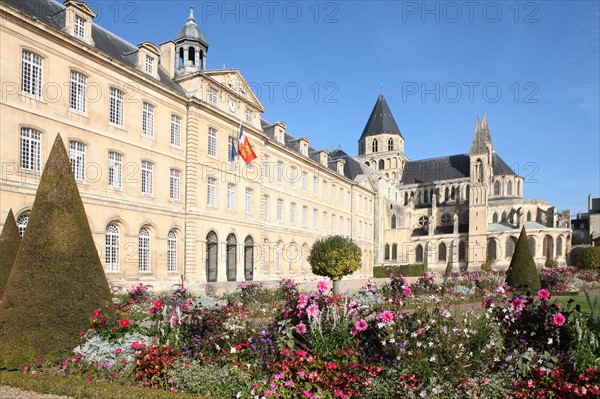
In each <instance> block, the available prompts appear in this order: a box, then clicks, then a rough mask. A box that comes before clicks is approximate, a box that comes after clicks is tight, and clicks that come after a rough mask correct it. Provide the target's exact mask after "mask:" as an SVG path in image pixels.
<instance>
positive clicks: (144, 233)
mask: <svg viewBox="0 0 600 399" xmlns="http://www.w3.org/2000/svg"><path fill="white" fill-rule="evenodd" d="M138 270H139V271H140V272H149V271H150V231H148V229H147V228H145V227H142V228H141V229H140V234H139V238H138Z"/></svg>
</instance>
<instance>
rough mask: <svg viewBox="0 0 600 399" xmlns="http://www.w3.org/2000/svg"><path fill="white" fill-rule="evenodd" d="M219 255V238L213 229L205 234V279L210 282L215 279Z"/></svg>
mask: <svg viewBox="0 0 600 399" xmlns="http://www.w3.org/2000/svg"><path fill="white" fill-rule="evenodd" d="M218 255H219V240H218V238H217V234H216V233H215V232H214V231H211V232H209V233H208V234H207V235H206V280H207V281H208V282H209V283H210V282H213V281H217V270H218V269H217V264H218V263H217V260H218Z"/></svg>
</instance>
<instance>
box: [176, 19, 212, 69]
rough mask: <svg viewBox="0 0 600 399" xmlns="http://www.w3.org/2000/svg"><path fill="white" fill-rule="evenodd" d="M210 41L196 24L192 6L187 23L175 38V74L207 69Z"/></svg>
mask: <svg viewBox="0 0 600 399" xmlns="http://www.w3.org/2000/svg"><path fill="white" fill-rule="evenodd" d="M207 52H208V42H207V41H206V36H205V35H204V32H202V29H200V28H199V27H198V25H197V24H196V18H195V17H194V7H190V16H189V17H188V21H187V23H186V24H185V25H184V26H183V27H182V28H181V29H179V32H177V37H176V39H175V75H176V76H182V75H187V74H190V73H195V72H198V71H203V70H205V69H206V53H207Z"/></svg>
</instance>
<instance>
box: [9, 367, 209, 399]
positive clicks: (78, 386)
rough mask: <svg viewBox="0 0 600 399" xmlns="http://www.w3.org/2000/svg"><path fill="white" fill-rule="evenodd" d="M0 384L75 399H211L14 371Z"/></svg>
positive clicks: (75, 378) (77, 378)
mask: <svg viewBox="0 0 600 399" xmlns="http://www.w3.org/2000/svg"><path fill="white" fill-rule="evenodd" d="M0 385H9V386H12V387H16V388H20V389H23V390H26V391H33V392H38V393H49V394H55V395H64V396H69V397H72V398H75V399H108V398H110V399H167V398H173V399H211V397H209V396H199V395H190V394H183V393H177V392H175V393H173V392H167V391H164V390H161V389H150V388H142V387H131V386H124V385H119V384H109V383H104V382H96V381H87V380H85V379H83V378H79V377H58V376H52V375H41V374H36V375H31V374H26V373H23V372H14V371H0Z"/></svg>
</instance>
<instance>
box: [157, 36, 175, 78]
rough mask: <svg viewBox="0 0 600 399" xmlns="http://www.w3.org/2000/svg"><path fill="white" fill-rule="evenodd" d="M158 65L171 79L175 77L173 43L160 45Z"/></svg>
mask: <svg viewBox="0 0 600 399" xmlns="http://www.w3.org/2000/svg"><path fill="white" fill-rule="evenodd" d="M160 65H161V66H162V67H163V68H164V69H165V70H166V71H167V73H168V74H169V76H170V77H171V78H174V77H175V43H174V42H172V41H168V42H164V43H163V44H161V45H160Z"/></svg>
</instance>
